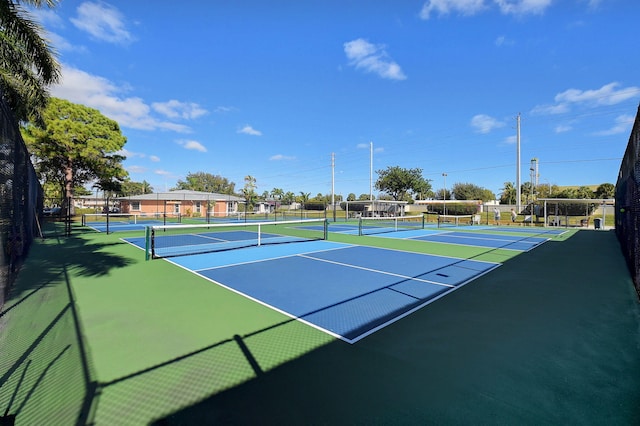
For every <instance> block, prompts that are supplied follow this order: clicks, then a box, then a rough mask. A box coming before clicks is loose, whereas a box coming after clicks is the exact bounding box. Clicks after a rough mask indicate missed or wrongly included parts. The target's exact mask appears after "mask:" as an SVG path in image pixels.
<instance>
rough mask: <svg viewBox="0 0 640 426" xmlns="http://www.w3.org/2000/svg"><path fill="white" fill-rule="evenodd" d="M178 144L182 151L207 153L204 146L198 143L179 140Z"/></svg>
mask: <svg viewBox="0 0 640 426" xmlns="http://www.w3.org/2000/svg"><path fill="white" fill-rule="evenodd" d="M178 143H179V144H180V145H182V146H183V147H184V149H189V150H192V151H200V152H207V148H205V147H204V145H202V144H201V143H200V142H198V141H192V140H181V141H178Z"/></svg>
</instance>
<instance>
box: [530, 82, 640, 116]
mask: <svg viewBox="0 0 640 426" xmlns="http://www.w3.org/2000/svg"><path fill="white" fill-rule="evenodd" d="M619 87H620V83H617V82H612V83H609V84H605V85H604V86H602V87H601V88H599V89H591V90H579V89H568V90H565V91H564V92H561V93H558V94H557V95H556V96H555V97H554V101H555V102H556V103H555V104H551V105H538V106H536V107H535V108H533V110H532V111H531V112H532V113H533V114H561V113H565V112H569V111H570V110H571V107H572V106H574V105H581V106H586V107H591V108H593V107H598V106H609V105H616V104H619V103H620V102H624V101H626V100H629V99H633V98H636V97H638V95H640V87H636V86H630V87H626V88H619Z"/></svg>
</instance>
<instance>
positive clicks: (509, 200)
mask: <svg viewBox="0 0 640 426" xmlns="http://www.w3.org/2000/svg"><path fill="white" fill-rule="evenodd" d="M501 190H502V195H501V196H500V204H515V203H516V195H517V194H516V186H515V184H514V183H513V182H505V183H504V186H503V187H502V189H501Z"/></svg>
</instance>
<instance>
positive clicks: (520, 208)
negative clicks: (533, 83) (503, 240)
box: [516, 113, 522, 214]
mask: <svg viewBox="0 0 640 426" xmlns="http://www.w3.org/2000/svg"><path fill="white" fill-rule="evenodd" d="M516 147H517V148H516V157H517V158H516V213H518V214H519V213H520V212H521V211H522V206H521V204H522V201H520V198H521V196H522V194H521V189H520V113H518V117H517V118H516Z"/></svg>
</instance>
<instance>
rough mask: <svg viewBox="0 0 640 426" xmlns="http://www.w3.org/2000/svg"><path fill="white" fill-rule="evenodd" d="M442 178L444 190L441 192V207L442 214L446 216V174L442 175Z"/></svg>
mask: <svg viewBox="0 0 640 426" xmlns="http://www.w3.org/2000/svg"><path fill="white" fill-rule="evenodd" d="M442 177H443V178H444V189H443V190H442V206H443V209H444V214H445V215H446V214H447V174H446V173H443V174H442Z"/></svg>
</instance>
